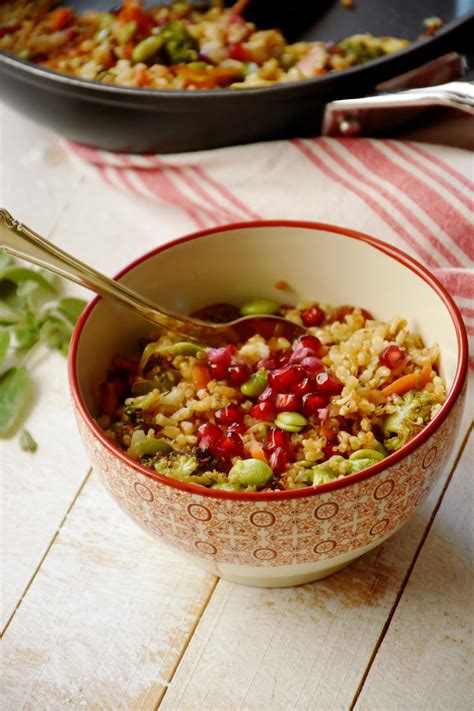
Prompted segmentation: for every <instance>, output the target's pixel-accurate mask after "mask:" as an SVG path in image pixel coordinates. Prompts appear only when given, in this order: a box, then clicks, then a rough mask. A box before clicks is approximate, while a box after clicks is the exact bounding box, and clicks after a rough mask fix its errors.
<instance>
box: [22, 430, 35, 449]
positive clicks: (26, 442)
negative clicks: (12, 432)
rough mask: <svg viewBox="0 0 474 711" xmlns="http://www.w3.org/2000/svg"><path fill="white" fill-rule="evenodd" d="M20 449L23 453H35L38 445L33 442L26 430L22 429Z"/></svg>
mask: <svg viewBox="0 0 474 711" xmlns="http://www.w3.org/2000/svg"><path fill="white" fill-rule="evenodd" d="M19 443H20V449H22V450H23V451H24V452H36V450H37V449H38V444H37V443H36V442H35V440H34V439H33V437H32V436H31V434H30V433H29V432H28V430H25V429H23V430H22V431H21V432H20V439H19Z"/></svg>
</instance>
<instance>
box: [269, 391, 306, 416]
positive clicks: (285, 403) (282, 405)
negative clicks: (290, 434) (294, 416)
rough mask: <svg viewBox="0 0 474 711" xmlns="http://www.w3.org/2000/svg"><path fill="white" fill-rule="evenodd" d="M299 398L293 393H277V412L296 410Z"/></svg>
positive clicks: (299, 401) (298, 405)
mask: <svg viewBox="0 0 474 711" xmlns="http://www.w3.org/2000/svg"><path fill="white" fill-rule="evenodd" d="M300 403H301V400H300V398H299V397H298V395H295V394H294V393H278V395H276V396H275V409H276V411H277V412H296V410H298V409H299V407H300Z"/></svg>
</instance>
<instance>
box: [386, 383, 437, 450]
mask: <svg viewBox="0 0 474 711" xmlns="http://www.w3.org/2000/svg"><path fill="white" fill-rule="evenodd" d="M436 404H437V402H436V400H435V398H434V396H433V394H432V393H430V392H428V391H426V390H421V391H420V390H410V391H409V392H407V393H406V394H405V395H404V396H403V398H402V402H401V403H400V405H399V406H398V410H396V412H393V413H392V414H391V415H389V416H388V417H387V418H386V419H385V422H384V423H383V427H382V430H383V434H384V438H385V439H384V446H385V447H386V448H387V449H388V450H389V451H390V452H394V451H396V450H397V449H400V448H401V447H403V445H404V444H406V443H407V442H409V440H411V439H413V437H414V436H415V435H416V434H417V433H418V432H419V431H420V430H421V429H422V428H423V427H424V426H425V424H426V423H427V422H429V421H430V420H431V416H432V411H433V406H434V405H436Z"/></svg>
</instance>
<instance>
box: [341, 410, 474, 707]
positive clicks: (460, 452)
mask: <svg viewBox="0 0 474 711" xmlns="http://www.w3.org/2000/svg"><path fill="white" fill-rule="evenodd" d="M473 432H474V423H471V425H470V427H469V429H468V430H467V432H466V434H465V436H464V439H463V441H462V442H461V446H460V447H459V450H458V453H457V455H456V458H455V460H454V462H453V465H452V467H451V469H450V471H449V474H448V476H447V478H446V481H445V483H444V486H443V488H442V490H441V493H440V495H439V498H438V501H437V502H436V504H435V506H434V507H433V510H432V512H431V516H430V518H429V520H428V523H427V525H426V528H425V530H424V532H423V535H422V536H421V539H420V542H419V543H418V546H417V549H416V551H415V554H414V556H413V559H412V561H411V563H410V565H409V566H408V569H407V572H406V574H405V577H404V578H403V580H402V582H401V585H400V589H399V590H398V593H397V596H396V598H395V601H394V603H393V605H392V607H391V609H390V612H389V614H388V617H387V619H386V621H385V624H384V626H383V627H382V631H381V632H380V635H379V638H378V639H377V642H376V644H375V646H374V649H373V652H372V654H371V656H370V659H369V662H368V664H367V667H366V668H365V670H364V673H363V674H362V677H361V680H360V683H359V686H358V687H357V690H356V693H355V694H354V698H353V699H352V702H351V705H350V706H349V711H354V709H355V707H356V704H357V701H358V700H359V696H360V695H361V693H362V690H363V688H364V686H365V682H366V681H367V677H368V675H369V673H370V670H371V668H372V666H373V664H374V661H375V658H376V656H377V654H378V651H379V649H380V646H381V645H382V642H383V640H384V638H385V636H386V634H387V632H388V630H389V628H390V625H391V623H392V619H393V616H394V614H395V612H396V610H397V607H398V605H399V603H400V600H401V598H402V595H403V593H404V591H405V588H406V586H407V584H408V581H409V580H410V577H411V574H412V572H413V569H414V567H415V565H416V562H417V560H418V558H419V556H420V554H421V551H422V550H423V546H424V545H425V542H426V539H427V538H428V535H429V533H430V531H431V529H432V527H433V523H434V521H435V518H436V516H437V514H438V511H439V509H440V507H441V504H442V503H443V500H444V497H445V495H446V492H447V490H448V487H449V485H450V483H451V480H452V478H453V475H454V472H455V471H456V468H457V466H458V464H459V462H460V460H461V458H462V455H463V453H464V450H465V449H466V446H467V443H468V441H469V437H470V436H471V434H472V433H473Z"/></svg>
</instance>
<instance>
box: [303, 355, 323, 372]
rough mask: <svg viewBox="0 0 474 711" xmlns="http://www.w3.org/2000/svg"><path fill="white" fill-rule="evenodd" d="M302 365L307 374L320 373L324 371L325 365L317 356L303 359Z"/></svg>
mask: <svg viewBox="0 0 474 711" xmlns="http://www.w3.org/2000/svg"><path fill="white" fill-rule="evenodd" d="M300 365H301V367H302V368H304V369H305V370H306V372H307V373H320V372H321V371H322V370H324V365H323V364H322V362H321V360H320V359H319V358H316V356H306V358H303V360H302V361H301V363H300Z"/></svg>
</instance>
